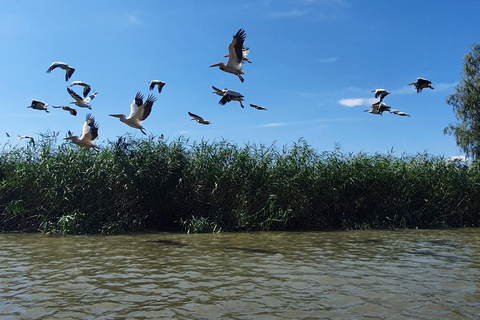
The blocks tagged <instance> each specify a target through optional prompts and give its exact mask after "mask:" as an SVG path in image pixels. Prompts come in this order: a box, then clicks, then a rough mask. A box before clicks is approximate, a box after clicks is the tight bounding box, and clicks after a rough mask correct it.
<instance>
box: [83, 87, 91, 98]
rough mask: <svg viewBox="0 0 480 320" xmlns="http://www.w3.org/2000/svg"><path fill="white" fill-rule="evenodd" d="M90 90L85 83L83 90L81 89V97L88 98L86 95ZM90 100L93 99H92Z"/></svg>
mask: <svg viewBox="0 0 480 320" xmlns="http://www.w3.org/2000/svg"><path fill="white" fill-rule="evenodd" d="M91 89H92V88H91V87H90V86H89V85H88V84H86V83H85V85H84V88H83V96H84V97H86V96H88V94H89V93H90V90H91ZM92 99H93V98H92Z"/></svg>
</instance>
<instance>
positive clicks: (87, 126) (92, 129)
mask: <svg viewBox="0 0 480 320" xmlns="http://www.w3.org/2000/svg"><path fill="white" fill-rule="evenodd" d="M97 137H98V125H97V123H95V117H94V116H92V114H90V113H88V114H87V116H86V119H85V123H84V124H83V128H82V135H81V137H80V140H83V139H85V138H86V139H88V140H90V141H93V140H95V139H96V138H97Z"/></svg>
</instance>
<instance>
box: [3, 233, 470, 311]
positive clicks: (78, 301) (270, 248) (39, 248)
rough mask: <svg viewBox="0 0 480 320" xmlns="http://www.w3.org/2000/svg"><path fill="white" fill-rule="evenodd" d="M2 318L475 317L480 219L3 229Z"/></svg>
mask: <svg viewBox="0 0 480 320" xmlns="http://www.w3.org/2000/svg"><path fill="white" fill-rule="evenodd" d="M0 267H1V271H0V319H353V318H357V319H358V318H372V319H479V318H480V291H479V288H480V229H459V230H408V231H396V232H393V231H355V232H301V233H297V232H290V233H286V232H281V233H274V232H269V233H240V234H201V235H186V234H165V233H160V234H135V235H125V236H109V237H102V236H67V237H47V236H44V235H42V234H0Z"/></svg>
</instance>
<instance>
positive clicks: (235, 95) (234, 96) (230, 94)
mask: <svg viewBox="0 0 480 320" xmlns="http://www.w3.org/2000/svg"><path fill="white" fill-rule="evenodd" d="M212 88H213V90H215V91H214V92H213V93H216V94H217V95H219V96H221V97H222V99H220V101H219V102H218V103H219V104H221V105H222V106H224V105H225V104H227V102H230V101H238V102H240V107H242V108H243V104H242V101H244V99H243V98H244V97H243V95H242V94H241V93H239V92H237V91H233V90H230V89H218V88H216V87H214V86H212Z"/></svg>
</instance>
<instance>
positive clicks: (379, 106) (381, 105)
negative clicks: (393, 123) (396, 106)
mask: <svg viewBox="0 0 480 320" xmlns="http://www.w3.org/2000/svg"><path fill="white" fill-rule="evenodd" d="M391 108H392V107H390V106H389V105H388V104H386V103H385V102H382V101H379V102H376V103H374V104H372V109H367V110H364V111H363V112H369V113H371V114H379V115H381V116H382V115H383V112H384V111H387V112H390V113H391V111H390V109H391Z"/></svg>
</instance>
